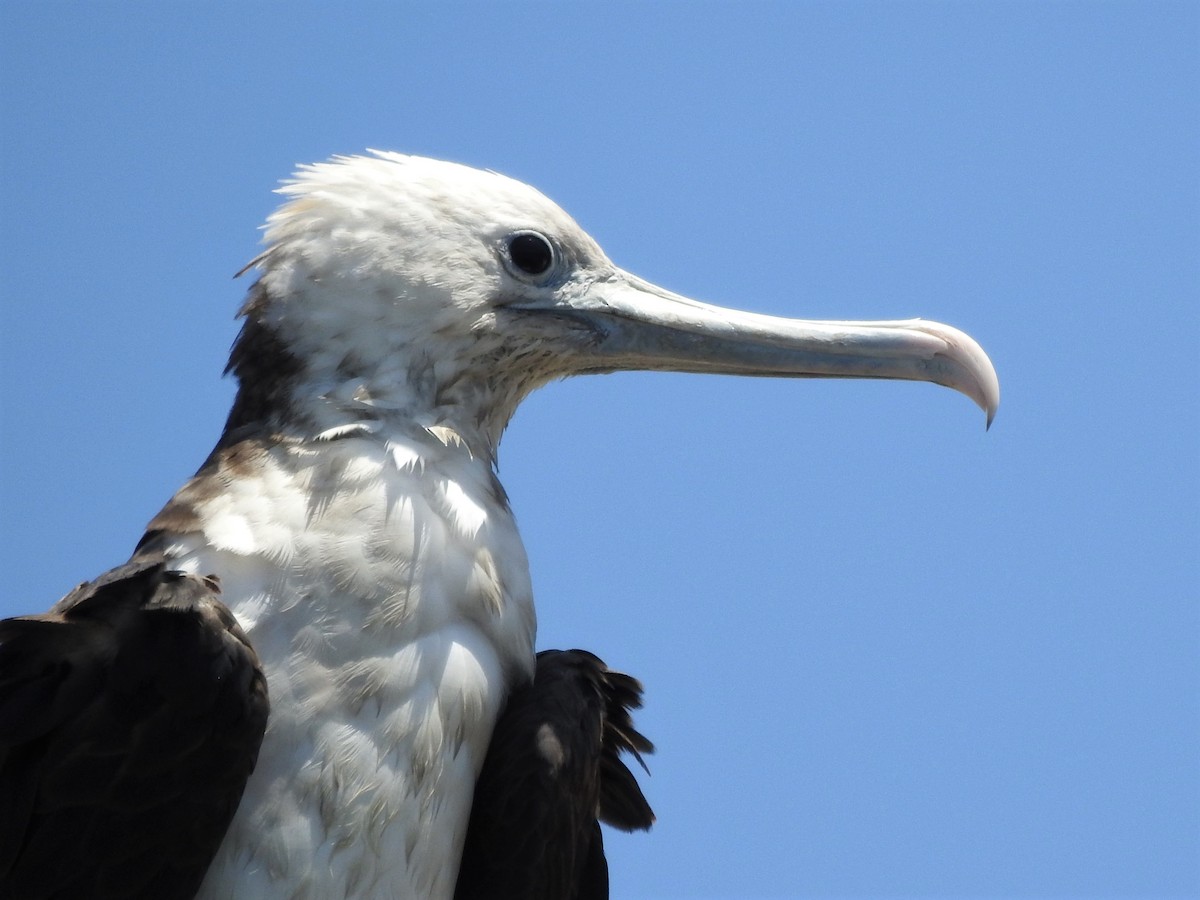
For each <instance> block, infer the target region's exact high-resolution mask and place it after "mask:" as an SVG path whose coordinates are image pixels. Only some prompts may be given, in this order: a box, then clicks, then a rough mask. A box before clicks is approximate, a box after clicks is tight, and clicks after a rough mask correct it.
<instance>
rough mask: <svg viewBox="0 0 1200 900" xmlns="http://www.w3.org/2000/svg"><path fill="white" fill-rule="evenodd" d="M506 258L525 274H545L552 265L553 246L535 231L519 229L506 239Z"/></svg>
mask: <svg viewBox="0 0 1200 900" xmlns="http://www.w3.org/2000/svg"><path fill="white" fill-rule="evenodd" d="M508 258H509V259H510V260H511V261H512V264H513V268H514V269H516V270H517V271H518V272H521V273H523V274H525V275H545V274H546V272H548V271H549V270H550V267H551V266H553V265H554V246H553V245H552V244H551V243H550V241H549V240H548V239H547V238H546V237H545V236H544V235H541V234H538V233H537V232H536V231H520V232H517V233H516V234H514V235H513V236H512V237H510V238H509V239H508Z"/></svg>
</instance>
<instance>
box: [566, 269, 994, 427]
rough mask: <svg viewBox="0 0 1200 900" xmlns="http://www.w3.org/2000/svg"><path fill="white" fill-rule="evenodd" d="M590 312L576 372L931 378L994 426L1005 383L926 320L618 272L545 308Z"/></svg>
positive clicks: (979, 354) (965, 342) (974, 352)
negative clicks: (736, 301)
mask: <svg viewBox="0 0 1200 900" xmlns="http://www.w3.org/2000/svg"><path fill="white" fill-rule="evenodd" d="M546 311H547V312H550V311H553V312H557V313H560V314H566V315H567V316H568V317H571V318H575V317H577V316H578V317H579V318H581V319H583V320H584V321H585V322H586V323H587V325H588V327H589V329H590V331H591V339H590V340H589V341H588V342H587V346H586V347H585V348H583V351H582V353H581V357H582V358H580V359H577V360H576V364H577V365H578V366H579V368H576V369H575V371H589V372H599V371H617V370H626V369H646V370H664V371H674V372H714V373H723V374H726V375H764V376H776V377H791V378H891V379H902V380H905V381H931V382H933V383H935V384H941V385H945V386H946V387H949V388H953V389H954V390H956V391H959V392H961V393H963V394H966V395H967V396H968V397H970V398H971V399H972V400H974V401H975V402H976V403H977V404H978V405H979V406H980V408H981V409H983V411H984V412H985V413H987V424H988V425H989V426H990V425H991V424H992V418H993V417H994V416H995V415H996V407H997V406H999V405H1000V382H999V380H998V379H997V377H996V370H995V368H994V367H993V366H992V362H991V360H989V359H988V357H987V354H986V353H984V352H983V348H982V347H980V346H979V344H978V343H976V342H975V340H974V339H972V338H971V337H970V336H969V335H967V334H964V333H963V332H961V331H959V330H958V329H957V328H951V327H950V326H949V325H942V324H940V323H938V322H929V321H925V320H924V319H906V320H903V321H889V322H836V321H830V322H825V321H809V320H805V319H784V318H780V317H777V316H765V315H759V314H756V313H747V312H740V311H738V310H733V309H725V308H723V307H720V306H712V305H710V304H708V303H700V302H699V301H696V300H690V299H688V298H687V297H682V296H680V295H679V294H673V293H671V292H670V291H666V290H663V289H662V288H660V287H657V286H656V285H653V284H650V283H649V282H647V281H643V280H642V279H640V278H638V277H636V276H634V275H630V274H628V273H627V272H622V271H619V270H618V271H617V272H616V274H615V275H614V276H613V277H611V278H608V279H605V280H604V281H600V282H594V283H592V284H590V285H589V286H588V287H587V289H586V290H584V291H582V292H580V293H578V294H576V295H574V296H571V297H569V298H560V299H559V301H558V303H557V304H556V305H555V307H554V308H553V309H552V310H551V309H546Z"/></svg>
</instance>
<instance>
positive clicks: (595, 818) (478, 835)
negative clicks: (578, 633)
mask: <svg viewBox="0 0 1200 900" xmlns="http://www.w3.org/2000/svg"><path fill="white" fill-rule="evenodd" d="M641 705H642V686H641V685H640V684H639V683H638V682H637V681H636V680H635V679H633V678H630V677H629V676H628V675H622V674H621V673H620V672H613V671H610V670H609V669H608V667H607V666H605V665H604V663H603V662H601V661H600V659H598V658H597V657H595V656H593V655H592V654H591V653H588V652H586V651H584V650H566V651H564V650H547V651H544V652H542V653H539V654H538V659H537V671H536V673H535V674H534V680H533V683H532V684H527V685H524V686H522V687H520V688H518V689H517V690H515V691H514V692H513V694H512V696H511V697H510V698H509V701H508V705H507V706H506V707H505V710H504V712H503V714H502V715H501V716H500V720H499V721H498V722H497V723H496V730H495V732H494V733H493V735H492V742H491V745H490V746H489V747H488V754H487V758H486V759H485V760H484V764H483V771H482V772H481V773H480V777H479V782H478V783H477V784H476V786H475V801H474V806H473V807H472V809H471V823H470V826H469V828H468V831H467V842H466V847H465V848H464V850H463V858H462V866H461V868H460V870H459V876H458V887H457V890H456V892H455V897H456V900H474V898H491V900H502V898H514V900H516V898H521V900H539V898H545V900H593V898H607V897H608V863H607V862H606V861H605V859H604V843H603V839H602V836H601V834H600V822H601V821H603V822H606V823H608V824H609V825H612V826H614V827H615V828H620V829H621V830H623V831H634V830H636V829H648V828H649V827H650V826H651V824H653V822H654V813H653V812H652V811H651V810H650V805H649V804H648V803H647V802H646V798H645V797H644V796H643V795H642V791H641V788H639V787H638V783H637V779H635V778H634V776H633V773H632V772H630V771H629V768H628V767H627V766H626V765H625V763H624V762H623V761H622V760H621V753H622V751H628V752H629V753H632V754H633V755H634V756H635V757H636V758H637V760H638V762H641V760H642V758H641V755H640V754H642V753H652V752H653V751H654V746H653V745H652V744H651V743H650V742H649V741H648V740H646V738H644V737H643V736H642V735H641V734H639V733H638V732H637V731H636V730H634V727H633V720H632V718H631V717H630V710H631V709H637V708H638V707H640V706H641ZM643 768H644V765H643Z"/></svg>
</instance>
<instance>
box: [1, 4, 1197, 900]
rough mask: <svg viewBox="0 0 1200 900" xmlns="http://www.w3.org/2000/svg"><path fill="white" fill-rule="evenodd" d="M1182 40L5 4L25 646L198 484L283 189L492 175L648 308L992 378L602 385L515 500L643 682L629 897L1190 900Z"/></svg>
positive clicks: (970, 26) (784, 20)
mask: <svg viewBox="0 0 1200 900" xmlns="http://www.w3.org/2000/svg"><path fill="white" fill-rule="evenodd" d="M1198 9H1200V8H1198V7H1197V5H1195V4H1193V3H1153V2H1145V3H1117V2H1110V3H1048V2H1047V3H1021V2H1009V3H1002V4H990V3H953V4H949V3H946V4H942V3H907V2H893V3H883V4H879V3H800V2H796V3H775V4H770V3H740V4H733V3H728V4H724V3H722V4H713V3H687V4H683V3H680V4H648V3H647V4H629V3H624V4H605V5H597V4H583V3H578V4H550V3H539V4H524V3H516V2H510V3H495V4H485V5H460V4H441V5H437V6H435V5H433V4H427V5H419V6H418V5H406V4H390V3H388V4H385V3H375V4H367V3H347V4H317V3H304V4H282V3H280V4H266V3H242V4H213V3H207V4H196V3H189V4H181V3H180V4H177V3H170V2H167V3H156V4H150V3H139V4H133V3H130V4H113V3H88V4H83V3H79V4H67V3H49V2H47V3H17V2H12V0H8V2H4V3H3V5H0V41H2V46H0V85H2V97H0V133H2V141H3V143H2V148H3V158H2V163H3V171H2V173H0V190H2V197H0V200H2V206H0V229H2V231H0V266H2V271H3V278H2V279H0V291H2V292H3V320H2V322H3V324H2V326H0V329H2V334H0V338H2V341H3V343H2V348H3V353H2V359H0V363H2V366H3V368H2V389H0V404H2V407H0V410H2V412H0V429H2V434H0V452H2V457H0V462H2V468H0V519H2V530H0V576H2V578H0V581H2V583H3V589H2V591H0V613H3V614H15V613H19V612H32V611H40V610H43V609H45V608H46V607H47V606H49V605H50V603H52V602H53V601H54V600H55V599H56V598H57V597H58V596H60V595H61V594H62V593H64V592H65V591H66V590H68V589H69V588H70V587H72V586H73V585H74V584H75V583H77V582H79V581H82V580H85V579H88V578H91V577H93V576H95V575H97V574H99V573H100V572H102V571H104V570H105V569H107V568H109V567H110V566H113V565H115V564H117V563H119V562H121V561H123V560H124V559H125V558H126V557H127V556H128V554H129V552H130V550H131V549H132V547H133V544H134V543H135V542H136V540H137V538H138V537H139V535H140V533H141V530H142V526H143V525H144V524H145V522H146V521H147V519H148V518H149V517H150V516H151V515H152V514H153V513H154V512H155V511H156V510H157V509H158V508H159V506H160V505H161V504H162V503H163V502H164V501H165V500H166V499H167V498H168V497H169V496H170V495H171V493H172V492H173V491H174V490H175V489H176V488H177V487H178V485H179V484H180V483H181V482H182V481H183V480H184V479H185V478H186V477H187V476H188V475H189V474H190V473H191V472H192V471H193V470H194V469H195V468H196V466H197V465H198V464H199V463H200V461H201V460H202V459H203V457H204V456H205V455H206V453H207V451H208V449H209V447H210V446H211V444H212V442H213V441H214V439H215V438H216V436H217V434H218V432H219V430H220V427H221V424H222V422H223V419H224V416H225V413H226V411H227V408H228V404H229V402H230V399H231V397H232V393H233V384H232V383H231V382H230V381H228V380H222V379H221V377H220V373H221V369H222V366H223V365H224V361H225V354H226V352H227V349H228V346H229V344H230V342H231V340H232V339H233V337H234V334H235V331H236V327H237V326H236V323H235V322H234V319H233V313H234V311H235V309H236V308H237V306H238V305H239V302H240V299H241V297H242V295H243V294H244V292H245V290H246V288H247V286H248V285H247V282H246V281H245V280H240V281H234V280H233V279H232V278H231V276H232V275H233V273H234V272H236V271H237V270H238V269H240V268H241V267H242V265H243V264H244V263H245V262H246V261H247V260H249V259H250V258H251V257H252V256H254V255H255V253H256V247H257V244H256V242H257V240H258V233H257V231H256V229H257V227H258V226H259V224H260V223H261V222H262V220H263V219H264V217H265V216H266V215H267V213H268V212H269V211H270V210H271V209H272V208H273V206H274V205H275V203H276V200H277V198H276V197H275V196H274V195H272V193H271V189H272V188H273V187H274V185H275V184H276V182H277V181H278V180H279V179H280V178H283V177H285V176H286V175H288V174H289V172H290V171H291V170H292V168H293V166H294V165H295V164H296V163H301V162H308V161H314V160H319V159H322V158H324V157H326V156H328V155H330V154H333V153H347V152H358V151H361V150H362V149H364V148H366V147H380V148H386V149H395V150H403V151H407V152H412V153H419V154H426V155H431V156H438V157H443V158H449V159H454V160H458V161H462V162H467V163H471V164H474V165H478V166H484V167H489V168H494V169H497V170H499V171H502V172H505V173H507V174H510V175H513V176H515V177H517V178H520V179H522V180H524V181H528V182H530V183H532V184H534V185H536V186H537V187H539V188H541V189H542V190H543V191H545V192H546V193H547V194H549V195H550V196H551V197H553V198H554V199H556V200H557V201H558V202H560V203H561V204H562V205H563V206H564V207H565V208H566V209H567V210H568V211H569V212H571V213H572V214H573V215H574V216H575V217H576V218H577V219H578V220H579V222H580V223H581V224H582V225H583V226H584V227H585V228H587V229H588V230H589V231H590V232H591V233H592V234H593V235H594V236H595V237H596V238H597V240H599V242H600V243H601V245H602V246H604V247H605V248H606V250H607V251H608V253H609V255H610V256H611V257H612V258H613V259H614V260H615V261H616V262H617V263H618V264H619V265H622V266H624V267H625V268H628V269H630V270H631V271H634V272H636V273H638V274H640V275H642V276H644V277H647V278H650V279H651V280H654V281H656V282H658V283H660V284H662V285H664V286H666V287H669V288H671V289H674V290H677V291H680V292H684V293H687V294H690V295H692V296H696V297H699V298H701V299H705V300H709V301H712V302H717V303H722V304H726V305H733V306H739V307H743V308H749V309H754V310H758V311H763V312H769V313H774V314H779V315H791V316H804V317H830V318H903V317H910V316H922V317H926V318H932V319H938V320H941V321H944V322H948V323H951V324H953V325H956V326H958V327H961V328H963V329H964V330H966V331H968V332H969V333H971V334H972V335H973V336H975V337H976V338H977V339H978V340H979V341H980V342H981V343H982V344H983V346H984V347H985V348H986V349H987V350H988V351H989V353H990V354H991V356H992V358H993V360H994V361H995V363H996V367H997V369H998V370H999V373H1000V379H1001V384H1002V392H1003V393H1002V396H1003V399H1002V403H1001V407H1000V412H999V415H998V416H997V419H996V422H995V425H994V426H993V427H992V430H991V432H990V433H985V432H984V427H983V425H984V417H983V413H981V412H979V411H978V410H977V409H976V408H975V407H974V406H972V405H971V403H970V402H969V401H968V400H966V399H965V398H963V397H962V396H959V395H956V394H954V393H952V392H950V391H947V390H944V389H941V388H936V387H933V386H929V385H917V384H900V383H850V382H843V383H839V382H822V381H804V382H795V381H793V382H787V381H768V380H752V379H742V380H739V379H733V378H725V379H722V378H715V377H702V376H683V375H615V376H609V377H604V378H592V379H578V380H575V381H572V382H566V383H563V384H558V385H554V386H552V387H551V388H549V389H546V390H544V391H542V392H541V393H539V394H537V395H535V396H534V397H533V398H532V399H531V400H530V401H529V402H527V403H526V404H525V406H524V407H523V408H522V409H521V411H520V412H519V413H518V415H517V417H516V419H515V421H514V422H513V425H512V427H511V429H510V430H509V434H508V436H507V437H506V439H505V443H504V445H503V447H502V452H501V477H502V479H503V481H504V483H505V485H506V486H507V488H508V490H509V493H510V494H511V497H512V500H513V504H514V507H515V509H516V512H517V515H518V518H519V520H520V523H521V526H522V529H523V533H524V536H525V540H526V543H527V545H528V548H529V554H530V558H531V564H532V568H533V577H534V585H535V590H536V593H537V597H538V610H539V616H540V622H541V627H540V636H539V644H540V645H541V646H543V647H554V646H557V647H566V646H581V647H587V648H590V649H592V650H594V651H595V652H597V653H599V654H600V655H601V656H603V657H604V658H605V659H607V660H608V661H609V662H610V664H612V665H613V666H615V667H618V668H622V669H625V670H627V671H629V672H631V673H633V674H635V675H637V676H638V677H640V678H641V679H642V680H643V681H644V682H645V684H646V690H647V697H646V699H647V706H646V708H645V710H644V711H643V712H642V713H641V714H640V715H639V717H638V722H639V724H640V725H641V726H642V727H643V729H644V730H645V732H646V733H647V734H648V735H649V736H650V737H651V738H652V739H654V740H655V741H656V743H657V744H658V747H659V752H658V753H657V754H656V755H655V756H654V757H653V758H652V759H651V760H650V765H651V769H652V772H653V774H652V776H651V777H648V778H644V779H643V781H644V783H645V786H646V791H647V793H648V795H649V797H650V799H651V801H652V803H653V805H654V807H655V809H656V811H657V813H658V816H659V821H658V824H657V825H656V826H655V828H654V830H653V832H652V833H651V834H649V835H635V836H632V837H626V836H624V835H619V834H612V833H611V832H610V833H609V857H610V861H611V864H612V869H613V881H614V895H615V896H616V897H619V898H641V897H701V896H703V897H750V896H763V897H766V896H792V895H809V896H967V895H970V896H1017V897H1033V896H1037V897H1050V896H1065V895H1073V896H1097V897H1108V896H1144V897H1168V896H1172V897H1173V896H1196V895H1197V894H1200V762H1198V759H1200V430H1198V428H1200V423H1198V414H1200V403H1198V401H1200V390H1198V388H1200V376H1198V375H1197V367H1196V366H1197V364H1196V359H1197V351H1198V348H1200V260H1198V256H1200V174H1198V173H1200V162H1198V160H1200V115H1198V109H1200V103H1198V101H1197V95H1198V93H1197V88H1198V85H1200V63H1198V57H1200V50H1198V48H1200V12H1198Z"/></svg>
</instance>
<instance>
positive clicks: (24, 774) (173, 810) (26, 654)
mask: <svg viewBox="0 0 1200 900" xmlns="http://www.w3.org/2000/svg"><path fill="white" fill-rule="evenodd" d="M218 594H219V588H218V586H217V583H216V579H213V578H199V577H195V576H190V575H185V574H183V573H182V572H175V571H169V570H167V568H166V566H165V565H164V564H162V563H161V562H159V561H155V560H143V561H139V562H132V563H128V564H126V565H124V566H121V567H119V568H116V569H113V570H112V571H110V572H108V573H106V574H105V575H103V576H101V577H100V578H98V579H97V580H95V581H93V582H90V583H88V584H84V585H81V586H80V587H78V588H76V589H75V590H74V591H72V592H71V593H70V594H68V595H67V596H66V597H64V598H63V599H62V600H60V601H59V602H58V603H57V604H56V605H55V607H54V609H53V610H51V612H49V613H47V614H45V615H41V616H27V617H22V618H16V619H6V620H3V621H0V897H20V898H22V900H41V898H64V900H65V898H79V897H89V898H92V897H94V898H101V897H103V898H135V897H138V898H156V900H172V898H189V897H192V896H194V895H195V893H196V891H197V890H198V888H199V886H200V882H201V880H202V879H203V877H204V873H205V871H206V870H207V869H208V865H209V863H210V862H211V861H212V857H213V855H214V854H215V853H216V851H217V847H218V846H219V845H220V842H221V839H222V837H223V836H224V834H225V830H226V828H228V826H229V822H230V820H231V819H232V818H233V814H234V812H235V811H236V809H237V805H238V802H239V800H240V799H241V795H242V791H243V789H244V788H245V785H246V779H247V778H248V777H249V776H250V772H251V771H252V770H253V768H254V763H255V761H256V760H257V758H258V748H259V745H260V743H261V742H262V736H263V731H264V730H265V728H266V721H267V708H268V702H267V686H266V680H265V678H264V677H263V673H262V669H261V667H260V665H259V662H258V658H257V656H256V655H255V653H254V651H253V650H252V649H251V647H250V645H249V642H248V641H247V640H246V636H245V635H244V634H243V633H242V631H241V629H240V628H239V627H238V625H237V622H236V621H235V620H234V618H233V615H232V614H231V613H230V612H229V610H228V609H227V608H226V607H225V606H224V604H222V603H221V602H220V600H218V599H217V597H218Z"/></svg>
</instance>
